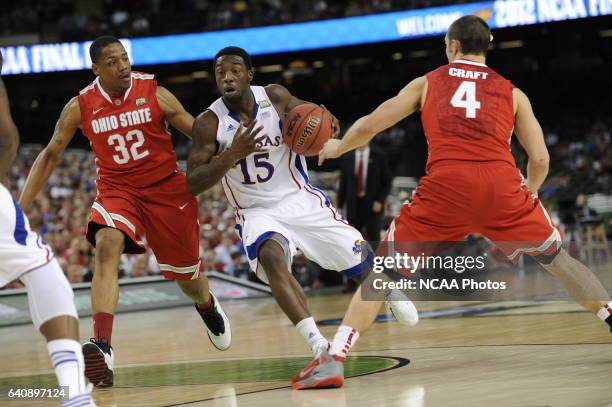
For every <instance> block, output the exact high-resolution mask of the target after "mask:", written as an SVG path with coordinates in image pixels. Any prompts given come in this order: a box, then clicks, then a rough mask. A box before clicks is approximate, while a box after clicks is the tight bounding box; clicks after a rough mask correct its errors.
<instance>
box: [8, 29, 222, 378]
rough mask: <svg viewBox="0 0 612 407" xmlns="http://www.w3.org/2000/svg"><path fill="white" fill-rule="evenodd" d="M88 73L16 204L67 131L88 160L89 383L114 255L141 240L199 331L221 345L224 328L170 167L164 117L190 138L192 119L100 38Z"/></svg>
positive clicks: (193, 215)
mask: <svg viewBox="0 0 612 407" xmlns="http://www.w3.org/2000/svg"><path fill="white" fill-rule="evenodd" d="M89 52H90V56H91V60H92V63H93V72H94V73H95V74H96V75H97V77H96V79H95V80H94V81H93V82H92V83H91V84H90V85H89V86H87V87H85V88H84V89H83V90H82V91H81V92H80V94H79V96H77V97H74V98H73V99H71V100H70V101H69V102H68V104H67V105H66V106H65V107H64V110H63V111H62V113H61V115H60V118H59V120H58V122H57V125H56V127H55V132H54V134H53V138H52V139H51V141H50V143H49V144H48V145H47V147H46V148H45V149H44V150H43V151H42V152H41V153H40V155H39V156H38V158H37V159H36V161H35V163H34V165H33V167H32V170H31V172H30V174H29V176H28V178H27V180H26V184H25V186H24V189H23V192H22V194H21V198H20V203H21V205H22V207H23V208H24V209H25V210H27V208H29V206H30V204H31V203H32V201H33V200H34V198H35V197H36V194H38V192H39V191H40V190H41V189H42V188H43V186H44V185H45V184H46V183H47V180H48V178H49V176H50V175H51V173H52V172H53V168H54V167H55V164H56V163H57V162H58V161H59V160H60V157H61V155H62V153H63V151H64V149H65V148H66V146H67V145H68V143H69V142H70V140H71V139H72V137H73V136H74V134H75V132H76V130H77V128H80V129H81V130H82V132H83V134H84V135H85V136H86V137H87V138H88V139H89V141H90V144H91V147H92V149H93V151H94V154H95V156H96V166H97V169H98V179H97V180H96V185H97V188H98V195H97V196H96V200H95V202H94V203H93V206H92V210H91V216H90V221H89V224H88V226H87V239H88V240H89V242H90V243H91V244H92V245H93V246H94V247H95V248H96V257H95V273H94V277H93V281H92V285H91V302H92V308H93V325H94V338H92V340H91V342H88V343H86V344H84V345H83V353H84V354H85V364H86V369H85V374H86V376H87V378H88V379H89V380H90V381H91V382H92V383H93V384H94V385H96V386H100V387H108V386H112V384H113V371H112V370H113V359H114V356H113V351H112V348H111V334H112V325H113V315H114V312H115V308H116V306H117V301H118V298H119V286H118V282H117V278H118V267H119V260H120V257H121V254H122V253H143V252H144V251H145V245H144V242H142V241H141V240H140V236H142V235H143V234H146V237H147V243H148V245H149V246H150V247H151V248H152V249H153V253H154V254H155V257H156V258H157V261H158V262H159V265H160V269H161V272H162V274H163V275H164V277H166V278H167V279H172V280H176V281H177V283H178V285H179V287H180V288H181V290H182V291H183V292H184V293H185V294H186V295H187V296H188V297H189V298H191V299H192V300H193V301H194V302H195V307H196V310H197V311H198V313H199V314H200V316H201V317H202V319H203V321H204V323H205V325H206V327H207V330H208V336H209V338H210V340H211V341H212V343H213V345H214V346H215V347H216V348H217V349H220V350H225V349H227V348H229V346H230V344H231V330H230V325H229V321H228V319H227V317H226V316H225V314H224V312H223V310H222V309H221V306H220V304H219V303H218V301H217V300H216V299H215V298H214V296H213V295H212V293H210V291H209V288H208V280H207V279H206V277H204V276H201V275H200V266H201V264H200V259H199V239H198V237H199V224H198V204H197V201H196V199H195V198H194V197H193V196H192V195H190V194H189V193H188V192H187V186H186V178H185V174H184V173H182V172H181V171H179V170H178V167H177V162H176V155H175V153H174V150H173V147H172V140H171V137H170V132H169V131H168V130H167V122H168V123H170V124H171V125H172V126H174V127H175V128H176V129H178V130H179V131H180V132H181V133H183V134H185V135H186V136H188V137H190V136H191V128H192V126H193V121H194V119H193V116H191V115H190V114H189V113H187V112H186V111H185V109H184V108H183V106H182V105H181V104H180V102H179V101H178V100H177V99H176V98H175V97H174V95H172V93H170V92H169V91H168V90H166V89H164V88H162V87H161V86H157V82H156V80H155V78H154V76H153V75H148V74H144V73H137V72H132V71H131V66H130V61H129V58H128V54H127V52H126V51H125V48H124V47H123V45H121V43H120V42H119V40H117V39H116V38H114V37H108V36H106V37H100V38H98V39H97V40H95V41H94V42H93V43H92V44H91V48H90V50H89Z"/></svg>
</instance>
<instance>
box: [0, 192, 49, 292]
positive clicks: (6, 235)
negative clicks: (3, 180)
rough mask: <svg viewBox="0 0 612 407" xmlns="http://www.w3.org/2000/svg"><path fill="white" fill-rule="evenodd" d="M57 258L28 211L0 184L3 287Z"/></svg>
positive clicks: (0, 264) (1, 281) (0, 269)
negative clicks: (30, 221)
mask: <svg viewBox="0 0 612 407" xmlns="http://www.w3.org/2000/svg"><path fill="white" fill-rule="evenodd" d="M52 259H53V252H52V251H51V249H50V248H49V246H47V245H46V244H45V243H44V242H43V241H42V239H41V238H40V236H39V235H38V233H35V232H33V231H32V230H31V229H30V223H29V222H28V219H27V218H26V216H25V214H24V213H23V211H22V210H21V208H20V207H19V204H18V203H17V202H15V200H14V199H13V197H12V196H11V194H10V192H9V191H8V189H6V187H4V185H2V184H0V287H2V286H4V285H6V284H8V283H10V282H11V281H13V280H16V279H18V278H19V277H21V276H22V275H23V274H24V273H27V272H28V271H30V270H33V269H36V268H38V267H41V266H43V265H45V264H47V263H49V262H50V261H51V260H52Z"/></svg>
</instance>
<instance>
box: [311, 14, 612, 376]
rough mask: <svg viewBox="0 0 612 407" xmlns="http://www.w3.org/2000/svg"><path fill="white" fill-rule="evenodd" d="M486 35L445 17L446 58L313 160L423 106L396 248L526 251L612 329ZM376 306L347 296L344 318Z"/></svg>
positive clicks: (534, 133) (532, 122)
mask: <svg viewBox="0 0 612 407" xmlns="http://www.w3.org/2000/svg"><path fill="white" fill-rule="evenodd" d="M491 40H492V36H491V32H490V29H489V26H488V25H487V23H486V22H484V21H483V20H482V19H481V18H479V17H477V16H473V15H468V16H464V17H461V18H459V19H458V20H456V21H455V22H453V23H452V24H451V26H450V27H449V29H448V33H447V35H446V38H445V43H446V55H447V57H448V60H449V64H448V65H445V66H442V67H440V68H438V69H436V70H434V71H432V72H430V73H428V74H427V75H425V76H423V77H420V78H417V79H415V80H413V81H412V82H410V83H409V84H408V85H407V86H406V87H405V88H404V89H402V90H401V91H400V93H399V94H398V95H397V96H395V97H393V98H391V99H389V100H387V101H386V102H384V103H382V104H381V105H380V106H379V107H378V108H377V109H376V110H375V111H374V112H372V113H371V114H369V115H367V116H365V117H362V118H361V119H359V120H357V121H356V122H355V123H354V124H353V126H352V127H351V128H350V129H349V130H348V131H347V133H346V135H345V137H344V138H343V139H342V140H330V141H328V142H327V143H326V145H325V146H324V148H323V150H322V151H321V152H320V154H319V161H320V162H323V161H324V160H325V159H328V158H336V157H339V156H340V155H342V154H344V153H345V152H347V151H350V150H352V149H355V148H357V147H359V146H362V145H364V144H366V143H368V142H369V141H370V140H371V139H372V138H373V137H374V136H375V135H376V134H377V133H380V132H381V131H383V130H385V129H387V128H389V127H391V126H393V125H394V124H395V123H397V122H399V121H400V120H402V119H403V118H405V117H406V116H408V115H410V114H412V113H414V112H415V111H417V110H421V112H422V113H421V119H422V122H423V128H424V130H425V134H426V137H427V141H428V148H429V158H428V161H427V175H426V176H425V177H423V178H421V180H420V183H419V186H418V188H417V189H416V191H415V193H414V195H413V199H412V201H411V202H410V203H407V204H405V205H403V207H402V209H401V212H400V215H399V216H398V217H397V218H396V219H395V220H394V222H393V223H392V224H391V226H390V228H389V230H388V232H387V240H388V241H390V242H393V243H394V248H395V250H396V252H404V253H409V254H413V255H414V253H416V254H417V255H418V254H420V253H423V252H425V253H428V252H429V253H430V254H431V253H432V252H433V251H435V250H433V248H432V247H431V246H432V245H431V242H444V241H451V242H452V241H460V240H463V239H464V237H465V236H466V235H468V234H470V233H479V234H481V235H484V236H486V237H488V238H489V239H490V240H492V241H493V242H495V243H496V244H497V246H498V247H499V248H500V249H501V250H502V251H503V252H504V253H505V254H506V255H507V256H508V258H509V259H510V260H513V261H516V260H518V258H519V256H520V255H521V254H527V255H530V256H533V258H534V259H535V260H536V261H537V262H538V263H540V264H541V265H542V266H543V267H544V268H545V269H546V270H547V271H549V272H550V273H552V274H553V275H555V276H557V277H558V278H559V279H560V280H561V282H562V283H563V284H564V286H565V288H566V289H567V290H568V292H569V293H570V294H571V295H572V296H573V297H574V298H575V299H576V300H577V301H578V303H580V304H581V305H582V306H584V307H585V308H587V309H588V310H590V311H591V312H593V313H594V314H596V315H597V316H598V317H600V318H601V319H602V320H604V321H606V323H607V324H608V325H610V326H611V327H612V303H611V302H610V297H609V295H608V293H607V291H606V289H605V288H604V287H603V286H602V284H601V283H600V282H599V280H598V279H597V277H596V276H595V275H594V274H593V273H592V272H591V271H590V270H589V269H588V268H587V267H585V266H584V265H583V264H581V263H580V262H578V261H577V260H575V259H573V258H572V257H570V256H569V254H567V252H566V251H565V250H563V248H562V247H561V239H560V236H559V232H558V231H557V229H556V228H555V227H554V226H553V225H552V223H551V221H550V218H549V217H548V214H547V213H546V210H545V209H544V207H543V206H542V205H541V204H540V202H539V199H538V197H537V192H538V189H539V188H540V186H541V185H542V183H543V182H544V179H545V178H546V175H547V172H548V162H549V156H548V151H547V149H546V145H545V143H544V137H543V135H542V129H541V128H540V125H539V123H538V121H537V119H536V118H535V116H534V114H533V111H532V109H531V104H530V102H529V99H527V96H526V95H525V94H524V93H523V92H521V91H520V90H519V89H517V88H515V87H514V86H513V85H512V83H510V81H508V80H506V79H504V78H503V77H502V76H500V75H499V74H497V73H496V72H495V71H493V70H492V69H491V68H489V67H488V66H487V65H485V56H486V53H487V49H488V47H489V42H490V41H491ZM513 130H514V131H515V132H516V135H517V137H518V139H519V141H520V143H521V145H522V146H523V148H524V149H525V151H526V152H527V155H528V156H529V162H528V165H527V178H526V179H523V177H522V176H521V173H520V171H519V170H518V169H517V168H516V164H515V162H514V158H513V157H512V153H511V151H510V137H511V136H512V132H513ZM419 242H424V243H423V244H421V243H419ZM379 306H380V303H376V302H374V301H372V302H367V303H364V302H361V303H357V302H354V303H352V304H351V307H349V311H348V312H347V315H346V316H345V320H347V319H349V320H350V319H351V318H354V317H355V316H356V315H357V316H358V315H364V314H368V313H371V309H374V308H376V307H379ZM305 371H307V372H308V375H312V376H316V377H317V378H318V379H319V380H325V379H327V380H330V379H332V378H334V377H338V376H341V375H342V363H341V359H339V358H328V359H326V360H316V361H314V362H312V363H311V364H310V365H309V366H308V367H307V368H306V369H305Z"/></svg>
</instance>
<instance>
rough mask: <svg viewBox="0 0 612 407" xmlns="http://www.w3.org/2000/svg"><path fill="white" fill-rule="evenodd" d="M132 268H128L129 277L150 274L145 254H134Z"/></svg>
mask: <svg viewBox="0 0 612 407" xmlns="http://www.w3.org/2000/svg"><path fill="white" fill-rule="evenodd" d="M135 257H136V258H135V259H134V262H133V263H132V268H131V270H130V274H129V277H130V278H138V277H146V276H148V275H149V274H150V271H149V259H148V256H147V255H146V254H142V255H138V256H135Z"/></svg>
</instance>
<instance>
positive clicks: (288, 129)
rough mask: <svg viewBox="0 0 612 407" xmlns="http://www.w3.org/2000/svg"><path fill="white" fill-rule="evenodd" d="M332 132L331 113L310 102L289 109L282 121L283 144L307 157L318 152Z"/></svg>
mask: <svg viewBox="0 0 612 407" xmlns="http://www.w3.org/2000/svg"><path fill="white" fill-rule="evenodd" d="M333 132H334V131H333V127H332V116H331V114H330V113H329V112H328V111H327V110H326V109H325V108H323V107H321V106H318V105H313V104H310V103H308V104H304V105H299V106H297V107H296V108H294V109H293V110H291V111H290V112H289V113H288V114H287V117H286V118H285V122H284V123H283V140H284V141H285V144H287V145H288V146H289V148H290V149H291V150H292V151H293V152H294V153H296V154H301V155H305V156H307V157H310V156H313V155H317V154H319V151H321V149H322V148H323V145H324V144H325V142H326V141H327V140H329V138H330V137H331V136H332V134H333Z"/></svg>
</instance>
